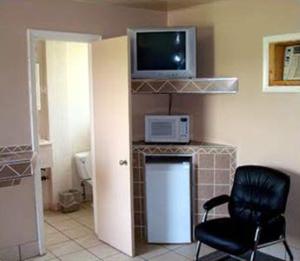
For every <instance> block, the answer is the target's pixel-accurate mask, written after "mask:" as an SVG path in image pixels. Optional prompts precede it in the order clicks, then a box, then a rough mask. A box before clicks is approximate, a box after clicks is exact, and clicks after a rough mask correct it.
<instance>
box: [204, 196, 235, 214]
mask: <svg viewBox="0 0 300 261" xmlns="http://www.w3.org/2000/svg"><path fill="white" fill-rule="evenodd" d="M229 199H230V197H229V196H228V195H221V196H218V197H215V198H212V199H210V200H208V201H206V202H205V203H204V205H203V208H204V209H205V210H206V211H209V210H211V209H212V208H215V207H217V206H220V205H223V204H225V203H227V202H229Z"/></svg>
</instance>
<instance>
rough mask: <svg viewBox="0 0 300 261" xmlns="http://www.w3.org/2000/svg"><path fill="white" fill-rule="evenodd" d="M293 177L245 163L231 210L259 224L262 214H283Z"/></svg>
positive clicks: (240, 219)
mask: <svg viewBox="0 0 300 261" xmlns="http://www.w3.org/2000/svg"><path fill="white" fill-rule="evenodd" d="M289 188H290V177H289V176H288V175H286V174H284V173H282V172H281V171H278V170H275V169H271V168H267V167H262V166H241V167H238V168H237V170H236V174H235V178H234V183H233V187H232V191H231V196H230V202H229V213H230V216H231V217H232V218H234V219H235V220H236V221H238V222H242V223H244V222H246V223H248V224H253V225H254V224H255V223H256V221H257V220H258V219H259V218H260V216H261V215H262V213H264V214H266V213H272V214H283V213H284V212H285V208H286V203H287V197H288V193H289Z"/></svg>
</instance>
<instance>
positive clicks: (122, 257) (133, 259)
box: [103, 253, 144, 261]
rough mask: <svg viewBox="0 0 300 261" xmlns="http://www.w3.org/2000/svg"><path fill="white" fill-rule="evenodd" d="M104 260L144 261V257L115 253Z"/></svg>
mask: <svg viewBox="0 0 300 261" xmlns="http://www.w3.org/2000/svg"><path fill="white" fill-rule="evenodd" d="M103 260H104V261H143V260H144V259H142V258H140V257H130V256H126V255H124V254H122V253H119V254H115V255H113V256H110V257H106V258H103Z"/></svg>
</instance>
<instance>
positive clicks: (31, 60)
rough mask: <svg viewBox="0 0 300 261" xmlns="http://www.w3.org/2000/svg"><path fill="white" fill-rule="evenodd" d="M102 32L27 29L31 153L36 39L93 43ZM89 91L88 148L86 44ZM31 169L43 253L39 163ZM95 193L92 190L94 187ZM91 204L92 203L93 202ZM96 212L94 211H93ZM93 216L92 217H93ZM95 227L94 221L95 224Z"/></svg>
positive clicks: (34, 125)
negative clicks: (32, 170)
mask: <svg viewBox="0 0 300 261" xmlns="http://www.w3.org/2000/svg"><path fill="white" fill-rule="evenodd" d="M101 39H102V37H101V35H98V34H84V33H71V32H59V31H48V30H35V29H28V30H27V61H28V86H29V104H30V128H31V145H32V150H33V151H34V152H37V153H38V152H39V138H38V121H37V120H38V117H37V116H38V115H37V114H38V113H37V100H36V90H35V89H36V88H35V86H36V79H35V45H36V42H37V41H39V40H55V41H66V42H83V43H92V42H95V41H100V40H101ZM89 68H90V79H89V91H90V109H91V110H90V118H91V148H93V147H94V146H93V144H94V133H93V117H92V116H93V110H92V108H93V88H92V80H91V47H90V46H89ZM91 153H92V159H94V150H93V149H92V152H91ZM93 162H94V160H92V174H93V176H94V173H95V168H94V164H93ZM36 165H37V166H36V168H35V170H34V172H35V173H34V196H35V212H36V228H37V241H38V247H39V254H40V255H43V254H45V253H46V248H45V232H44V225H43V224H44V210H43V197H42V181H41V170H40V167H39V162H38V161H37V164H36ZM93 194H94V189H93ZM94 207H96V206H95V204H94ZM95 213H96V211H95ZM94 219H95V216H94ZM95 225H96V226H97V224H95Z"/></svg>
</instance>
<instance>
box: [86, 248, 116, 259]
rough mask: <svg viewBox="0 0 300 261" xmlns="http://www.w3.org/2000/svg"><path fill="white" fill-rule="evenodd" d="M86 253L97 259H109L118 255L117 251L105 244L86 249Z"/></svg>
mask: <svg viewBox="0 0 300 261" xmlns="http://www.w3.org/2000/svg"><path fill="white" fill-rule="evenodd" d="M88 251H90V252H92V253H93V254H94V255H96V256H97V257H99V258H101V259H103V258H105V257H110V256H112V255H115V254H118V253H119V251H118V250H116V249H114V248H112V247H110V246H109V245H106V244H101V245H98V246H95V247H91V248H89V249H88Z"/></svg>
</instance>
